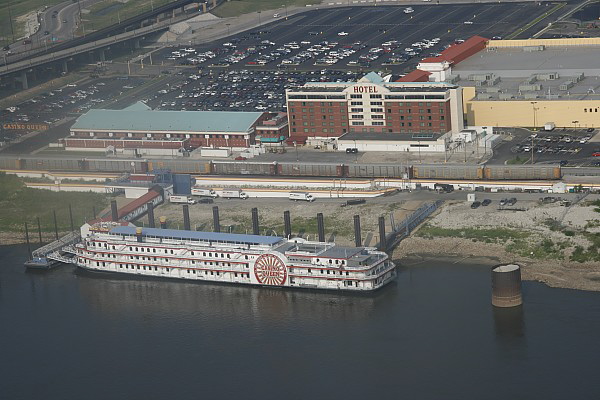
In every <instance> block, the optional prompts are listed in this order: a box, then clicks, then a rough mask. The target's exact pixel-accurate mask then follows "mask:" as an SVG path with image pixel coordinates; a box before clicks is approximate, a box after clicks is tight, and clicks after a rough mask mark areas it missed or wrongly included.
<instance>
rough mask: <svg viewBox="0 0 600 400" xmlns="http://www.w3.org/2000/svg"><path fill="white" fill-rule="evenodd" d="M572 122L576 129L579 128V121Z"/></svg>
mask: <svg viewBox="0 0 600 400" xmlns="http://www.w3.org/2000/svg"><path fill="white" fill-rule="evenodd" d="M571 123H572V124H573V126H574V127H575V129H577V123H579V121H571Z"/></svg>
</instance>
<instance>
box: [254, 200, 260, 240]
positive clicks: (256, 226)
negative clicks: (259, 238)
mask: <svg viewBox="0 0 600 400" xmlns="http://www.w3.org/2000/svg"><path fill="white" fill-rule="evenodd" d="M252 233H253V234H255V235H260V225H259V224H258V208H256V207H255V208H253V209H252Z"/></svg>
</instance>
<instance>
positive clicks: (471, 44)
mask: <svg viewBox="0 0 600 400" xmlns="http://www.w3.org/2000/svg"><path fill="white" fill-rule="evenodd" d="M488 41H489V39H486V38H484V37H481V36H473V37H470V38H469V39H467V40H465V41H464V42H463V43H460V44H453V45H451V46H450V47H448V48H447V49H446V50H444V51H442V55H441V56H439V57H429V58H425V59H423V60H421V62H423V63H435V62H442V61H448V62H449V63H451V64H458V63H459V62H461V61H463V60H465V59H467V58H469V57H471V56H472V55H473V54H475V53H477V52H479V51H481V50H483V49H485V44H486V43H487V42H488Z"/></svg>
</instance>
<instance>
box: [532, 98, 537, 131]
mask: <svg viewBox="0 0 600 400" xmlns="http://www.w3.org/2000/svg"><path fill="white" fill-rule="evenodd" d="M530 103H531V107H532V108H533V130H535V129H536V125H537V121H536V111H537V110H538V109H537V108H536V107H535V105H536V104H537V101H531V102H530Z"/></svg>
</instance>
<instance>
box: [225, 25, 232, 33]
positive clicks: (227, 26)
mask: <svg viewBox="0 0 600 400" xmlns="http://www.w3.org/2000/svg"><path fill="white" fill-rule="evenodd" d="M225 25H226V26H227V36H229V25H231V24H225Z"/></svg>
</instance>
